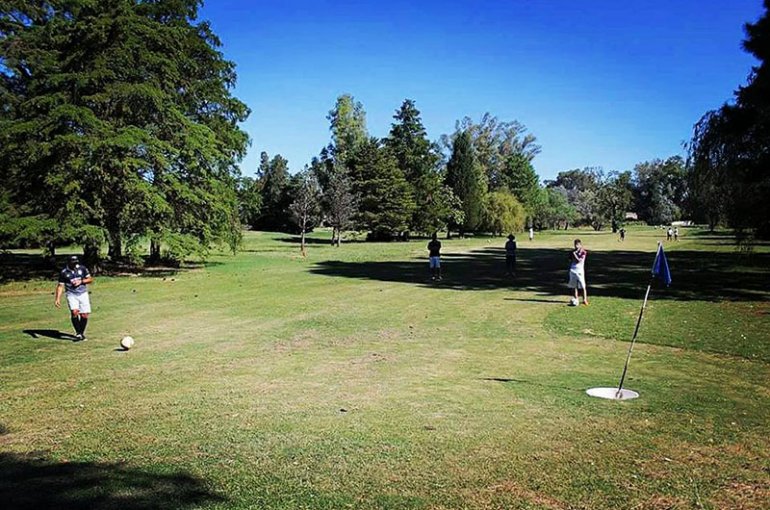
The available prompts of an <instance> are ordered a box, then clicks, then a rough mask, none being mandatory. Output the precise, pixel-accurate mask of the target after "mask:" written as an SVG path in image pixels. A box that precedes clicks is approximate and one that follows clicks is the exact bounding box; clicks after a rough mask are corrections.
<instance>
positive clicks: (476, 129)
mask: <svg viewBox="0 0 770 510" xmlns="http://www.w3.org/2000/svg"><path fill="white" fill-rule="evenodd" d="M393 118H394V121H393V123H392V125H391V129H390V132H389V134H388V136H387V137H385V138H383V139H378V138H375V137H372V136H371V135H370V134H369V133H368V131H367V129H366V114H365V111H364V108H363V105H362V104H361V103H360V102H357V101H356V100H355V99H354V98H353V96H351V95H349V94H345V95H342V96H340V97H339V98H338V99H337V102H336V104H335V106H334V108H333V109H332V110H331V111H330V112H329V115H328V120H329V121H330V131H331V142H330V143H329V144H328V145H327V146H326V147H324V148H323V149H322V150H321V151H320V154H319V156H318V157H315V158H313V160H312V161H311V162H310V164H309V165H307V166H306V168H305V169H304V170H303V171H302V172H300V173H297V174H296V175H293V176H292V175H290V173H289V169H288V162H287V161H286V160H285V159H284V158H283V157H281V156H280V155H278V156H274V157H273V158H272V159H271V158H270V157H269V156H268V154H266V153H264V152H263V153H262V156H261V163H260V166H259V168H258V170H257V177H256V179H251V178H244V179H242V180H241V182H240V191H239V196H241V212H242V219H243V221H244V223H245V224H247V225H250V226H251V227H252V228H255V229H262V230H281V231H286V232H294V233H301V232H306V231H307V229H312V228H314V227H315V226H317V225H320V224H325V225H327V226H329V227H331V228H332V231H333V232H332V243H334V244H339V242H340V239H341V234H342V232H344V231H346V230H358V231H365V232H367V233H368V237H369V239H375V240H390V239H404V238H407V237H409V235H412V234H422V235H429V234H431V233H433V232H437V231H445V232H446V233H447V235H451V233H452V232H457V233H458V234H460V235H465V234H467V233H471V232H474V233H475V232H485V233H491V234H495V235H502V234H507V233H511V232H518V231H521V230H522V229H523V228H524V227H525V226H532V227H534V228H537V229H544V228H569V227H570V226H582V225H590V226H591V227H593V228H595V229H597V230H601V229H603V228H608V227H617V226H618V225H620V224H621V223H622V222H623V221H625V218H626V213H627V212H630V211H635V212H637V214H638V216H639V218H640V219H642V220H646V221H648V222H649V223H652V224H668V223H670V222H671V221H673V220H675V219H680V218H681V217H682V216H683V215H684V214H685V212H686V210H687V178H686V169H685V164H684V163H685V162H684V160H683V159H682V158H680V157H672V158H669V159H668V160H665V161H664V160H654V161H650V162H645V163H640V164H639V165H637V166H636V167H635V168H634V170H633V172H630V171H628V172H623V173H617V172H614V173H609V174H605V173H604V172H603V171H602V170H601V169H598V168H585V169H576V170H569V171H565V172H561V173H560V174H558V176H557V177H556V179H554V180H552V181H546V182H545V183H541V182H540V178H539V176H538V174H537V173H536V171H535V169H534V166H533V163H532V162H533V159H534V158H535V156H536V155H537V154H538V153H539V152H540V146H539V145H538V144H537V143H536V138H535V136H534V135H532V134H531V133H528V132H527V130H526V128H525V127H524V126H523V125H522V124H521V123H519V122H516V121H513V122H503V121H500V120H499V119H498V118H497V117H495V116H493V115H491V114H489V113H487V114H485V115H484V116H482V118H481V119H480V121H478V122H475V121H474V120H473V119H471V118H468V117H466V118H464V119H462V120H460V121H458V122H457V123H456V125H455V130H454V132H453V133H451V134H448V135H443V136H442V137H441V138H440V139H439V141H438V142H436V143H432V142H431V141H430V140H429V139H428V137H427V133H426V131H425V128H424V126H423V124H422V120H421V117H420V112H419V110H418V109H417V107H416V105H415V102H414V101H413V100H411V99H406V100H404V102H403V103H402V104H401V106H400V108H399V109H398V110H397V111H396V113H395V115H394V117H393ZM308 182H312V183H313V184H312V186H310V188H308V184H307V183H308ZM308 189H312V190H314V191H313V193H315V195H316V196H315V202H316V203H317V207H315V208H314V209H312V211H313V213H314V214H313V215H311V217H310V218H308V217H304V216H303V217H300V216H298V215H297V214H294V213H293V210H294V209H293V204H295V202H296V200H297V197H300V198H301V199H302V200H303V201H306V200H307V195H306V194H307V190H308ZM300 192H301V196H300ZM300 221H302V224H300ZM303 225H304V227H303Z"/></svg>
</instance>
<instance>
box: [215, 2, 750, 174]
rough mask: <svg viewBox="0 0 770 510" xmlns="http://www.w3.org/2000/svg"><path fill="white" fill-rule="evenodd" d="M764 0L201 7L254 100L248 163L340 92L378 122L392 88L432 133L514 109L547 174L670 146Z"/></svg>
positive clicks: (306, 151) (306, 150)
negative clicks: (468, 118)
mask: <svg viewBox="0 0 770 510" xmlns="http://www.w3.org/2000/svg"><path fill="white" fill-rule="evenodd" d="M761 13H762V2H761V0H729V1H727V0H668V1H661V0H627V1H619V0H583V1H575V0H571V1H565V0H548V1H546V0H540V1H538V0H507V1H506V0H497V1H492V0H490V1H482V0H477V1H471V0H467V1H452V0H444V1H432V0H430V1H428V0H426V1H417V0H412V1H406V0H395V1H349V0H336V1H333V0H326V1H324V0H302V1H300V0H285V1H268V0H260V1H248V0H208V2H206V4H205V6H204V8H203V10H202V11H201V18H203V19H207V20H209V21H210V22H211V23H212V25H213V27H214V30H215V31H216V33H217V34H218V35H219V36H220V38H221V39H222V42H223V48H222V50H223V51H224V53H225V56H226V57H227V58H228V59H230V60H233V61H235V62H236V64H237V71H238V86H237V88H236V91H235V94H236V96H237V97H239V98H240V99H241V100H243V101H245V102H246V103H247V104H248V105H249V106H250V107H251V109H252V114H251V117H250V118H249V120H248V121H247V122H246V123H245V124H244V129H245V130H246V131H247V132H248V133H249V135H250V136H251V139H252V146H251V148H250V151H249V154H248V156H247V157H246V159H245V160H244V161H243V163H242V165H241V167H242V170H243V172H244V174H247V175H251V174H253V173H254V170H255V169H256V166H257V164H258V160H259V153H260V152H261V151H263V150H265V151H267V152H268V153H269V154H270V155H271V156H272V155H274V154H277V153H280V154H282V155H283V156H284V157H286V158H287V159H288V160H289V165H290V168H291V170H292V171H293V172H295V171H298V170H300V169H301V168H302V167H303V166H304V165H305V164H306V163H308V162H309V161H310V158H311V157H313V156H314V155H316V154H318V152H319V150H320V149H321V147H323V146H324V145H325V144H327V143H328V141H329V126H328V121H327V120H326V115H327V113H328V111H329V109H331V107H332V106H333V105H334V101H335V99H336V97H337V96H338V95H340V94H343V93H351V94H353V95H354V96H355V97H356V99H357V100H359V101H361V102H362V103H363V105H364V108H365V110H366V112H367V121H368V128H369V132H370V134H372V135H374V136H379V137H383V136H386V135H387V133H388V131H389V129H390V124H391V122H392V120H393V119H392V116H393V113H394V112H395V110H396V108H398V106H399V105H400V104H401V102H402V101H403V99H404V98H410V99H414V100H415V101H416V103H417V107H418V108H419V109H420V111H421V112H422V117H423V122H424V124H425V126H426V128H427V131H428V135H429V136H430V138H431V139H437V138H438V137H439V136H440V135H441V134H443V133H449V132H452V131H453V129H454V123H455V120H457V119H459V118H462V117H463V116H466V115H468V116H471V117H473V118H474V119H478V118H480V117H481V115H482V114H483V113H484V112H486V111H489V112H491V113H492V114H493V115H496V116H498V117H499V118H500V119H501V120H514V119H515V120H518V121H520V122H522V123H524V124H525V125H526V126H527V128H528V129H529V130H530V131H531V132H532V133H534V134H535V136H537V138H538V141H539V143H540V144H541V145H542V147H543V150H542V153H541V154H540V155H539V156H538V157H537V158H536V159H535V161H534V163H535V168H536V169H537V171H538V173H539V174H540V176H541V177H542V178H543V179H547V178H552V177H554V176H555V175H556V173H558V172H559V171H562V170H567V169H571V168H578V167H584V166H601V167H603V168H604V169H605V170H607V171H613V170H620V171H622V170H630V169H632V168H633V166H634V165H635V164H636V163H638V162H640V161H645V160H649V159H652V158H656V157H660V158H664V157H668V156H670V155H673V154H680V153H682V152H683V149H682V146H681V145H682V142H683V141H686V140H687V139H689V136H690V133H691V130H692V126H693V124H694V123H695V122H696V121H697V120H698V119H699V118H700V116H701V115H703V114H704V113H705V112H706V111H708V110H710V109H713V108H717V107H719V106H720V105H721V104H722V103H723V102H724V101H726V100H728V99H729V98H730V97H731V94H732V92H733V90H734V89H735V88H736V87H737V86H738V85H739V84H742V83H744V82H745V80H746V77H747V76H748V74H749V72H750V70H751V66H752V65H753V64H754V61H753V59H752V58H751V57H750V56H749V55H747V54H745V53H744V52H743V51H742V50H741V41H742V39H743V23H745V22H747V21H754V20H756V19H757V18H758V17H759V16H760V15H761Z"/></svg>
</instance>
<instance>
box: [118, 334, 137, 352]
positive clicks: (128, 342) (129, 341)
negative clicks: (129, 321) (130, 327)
mask: <svg viewBox="0 0 770 510" xmlns="http://www.w3.org/2000/svg"><path fill="white" fill-rule="evenodd" d="M120 346H121V347H123V348H124V349H125V350H129V349H130V348H131V347H133V346H134V339H133V338H131V337H130V336H124V337H123V338H122V339H121V340H120Z"/></svg>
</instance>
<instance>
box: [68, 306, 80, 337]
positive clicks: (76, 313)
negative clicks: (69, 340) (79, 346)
mask: <svg viewBox="0 0 770 510" xmlns="http://www.w3.org/2000/svg"><path fill="white" fill-rule="evenodd" d="M70 321H71V322H72V327H73V328H74V329H75V335H76V336H77V335H80V310H78V309H75V310H72V316H71V317H70Z"/></svg>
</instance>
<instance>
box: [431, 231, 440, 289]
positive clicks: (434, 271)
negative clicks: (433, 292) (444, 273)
mask: <svg viewBox="0 0 770 510" xmlns="http://www.w3.org/2000/svg"><path fill="white" fill-rule="evenodd" d="M428 255H429V259H430V274H431V279H432V280H434V281H435V280H441V241H439V240H438V235H437V234H436V233H434V234H433V238H432V239H431V241H430V242H429V243H428Z"/></svg>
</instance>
